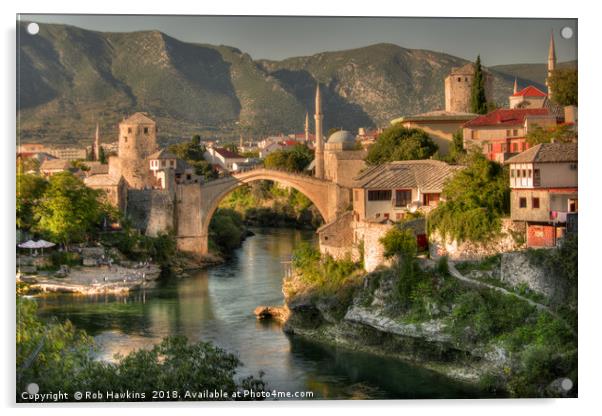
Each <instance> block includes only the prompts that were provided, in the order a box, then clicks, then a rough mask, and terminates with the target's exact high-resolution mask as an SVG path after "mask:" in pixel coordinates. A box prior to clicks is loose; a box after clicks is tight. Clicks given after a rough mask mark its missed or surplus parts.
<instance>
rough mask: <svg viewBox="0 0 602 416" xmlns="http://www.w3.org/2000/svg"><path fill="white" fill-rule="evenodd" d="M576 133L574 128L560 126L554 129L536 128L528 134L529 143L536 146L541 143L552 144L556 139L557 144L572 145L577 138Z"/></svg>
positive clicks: (565, 125)
mask: <svg viewBox="0 0 602 416" xmlns="http://www.w3.org/2000/svg"><path fill="white" fill-rule="evenodd" d="M576 135H577V134H576V132H575V130H574V129H573V127H572V126H570V125H567V124H558V125H555V126H552V127H545V128H544V127H541V126H537V125H536V126H534V127H532V128H530V129H529V132H528V133H527V143H529V144H530V145H532V146H534V145H536V144H540V143H550V142H551V141H552V139H554V141H555V142H557V143H570V142H572V141H573V140H574V139H575V138H576Z"/></svg>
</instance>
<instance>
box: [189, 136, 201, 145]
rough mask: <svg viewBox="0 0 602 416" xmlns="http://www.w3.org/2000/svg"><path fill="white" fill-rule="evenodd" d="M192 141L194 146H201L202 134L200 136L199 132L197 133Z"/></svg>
mask: <svg viewBox="0 0 602 416" xmlns="http://www.w3.org/2000/svg"><path fill="white" fill-rule="evenodd" d="M190 142H191V143H192V145H193V146H200V145H201V136H199V135H198V134H195V135H194V136H192V139H191V140H190Z"/></svg>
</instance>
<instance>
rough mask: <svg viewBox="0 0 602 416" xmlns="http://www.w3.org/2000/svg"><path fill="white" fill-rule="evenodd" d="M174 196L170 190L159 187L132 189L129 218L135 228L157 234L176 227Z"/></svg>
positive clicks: (147, 233) (129, 200)
mask: <svg viewBox="0 0 602 416" xmlns="http://www.w3.org/2000/svg"><path fill="white" fill-rule="evenodd" d="M174 215H175V212H174V198H173V195H172V194H170V192H168V191H165V190H158V189H143V190H142V189H130V190H129V191H128V209H127V218H128V219H129V220H130V221H131V222H132V226H133V227H134V228H137V229H139V230H140V231H142V232H143V233H144V234H146V235H149V236H153V237H154V236H156V235H157V234H159V233H161V232H167V231H169V230H173V229H174Z"/></svg>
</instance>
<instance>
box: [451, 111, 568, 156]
mask: <svg viewBox="0 0 602 416" xmlns="http://www.w3.org/2000/svg"><path fill="white" fill-rule="evenodd" d="M556 124H557V117H556V115H555V114H553V113H552V111H550V109H548V108H513V109H508V108H499V109H497V110H494V111H491V112H490V113H487V114H485V115H482V116H479V117H477V118H475V119H473V120H471V121H469V122H467V123H465V124H464V126H463V133H464V148H465V149H469V148H472V147H477V148H478V149H480V150H481V151H482V152H483V154H484V155H485V156H486V157H487V158H488V159H489V160H493V161H496V162H500V163H502V162H504V161H505V160H506V159H508V158H509V157H512V156H513V155H515V154H517V153H520V152H524V151H525V150H527V149H528V148H529V144H528V143H527V133H528V131H529V128H530V127H532V126H534V125H538V126H541V127H547V126H555V125H556Z"/></svg>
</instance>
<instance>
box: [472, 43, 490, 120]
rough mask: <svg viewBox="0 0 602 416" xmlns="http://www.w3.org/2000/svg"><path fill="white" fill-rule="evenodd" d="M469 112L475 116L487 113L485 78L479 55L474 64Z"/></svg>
mask: <svg viewBox="0 0 602 416" xmlns="http://www.w3.org/2000/svg"><path fill="white" fill-rule="evenodd" d="M470 111H471V112H473V113H476V114H486V113H487V97H486V96H485V77H484V74H483V68H482V67H481V55H478V56H477V60H476V61H475V63H474V79H473V82H472V94H471V97H470Z"/></svg>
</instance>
